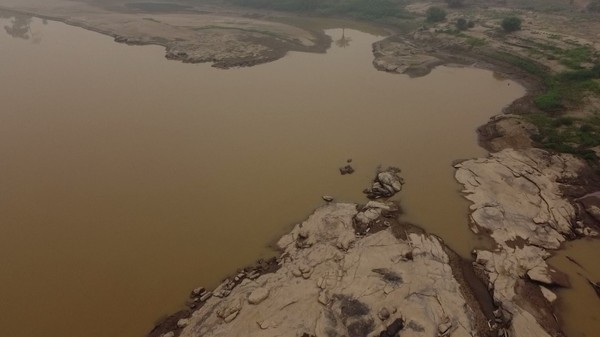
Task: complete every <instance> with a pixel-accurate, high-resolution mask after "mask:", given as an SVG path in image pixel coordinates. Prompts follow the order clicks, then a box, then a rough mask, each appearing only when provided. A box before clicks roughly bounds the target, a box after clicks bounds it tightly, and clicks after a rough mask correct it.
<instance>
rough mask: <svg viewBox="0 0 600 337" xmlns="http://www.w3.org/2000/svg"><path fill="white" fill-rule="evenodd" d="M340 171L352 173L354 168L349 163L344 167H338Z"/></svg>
mask: <svg viewBox="0 0 600 337" xmlns="http://www.w3.org/2000/svg"><path fill="white" fill-rule="evenodd" d="M340 173H341V174H342V175H344V174H352V173H354V168H353V167H352V166H351V165H346V166H344V167H340Z"/></svg>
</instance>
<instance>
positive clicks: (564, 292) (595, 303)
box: [548, 239, 600, 337]
mask: <svg viewBox="0 0 600 337" xmlns="http://www.w3.org/2000/svg"><path fill="white" fill-rule="evenodd" d="M563 248H564V249H562V250H560V251H558V252H556V253H555V255H554V256H553V257H552V258H550V259H549V260H548V262H549V263H550V264H551V265H553V266H554V267H556V268H557V269H559V270H562V271H564V272H566V273H567V274H568V275H569V280H570V281H571V288H570V289H560V290H559V291H558V295H559V299H558V303H557V307H558V308H559V310H560V311H559V316H560V319H561V321H562V322H564V327H565V333H566V334H567V336H569V337H596V336H598V335H600V296H598V294H596V292H595V291H594V289H593V288H592V287H591V286H590V284H589V283H588V281H587V280H590V281H593V282H600V264H599V263H598V252H600V240H597V239H582V240H578V241H573V242H567V243H565V245H564V247H563ZM567 256H568V257H570V258H572V259H574V260H575V261H577V263H579V264H580V265H581V266H578V265H577V264H575V263H573V262H572V261H570V260H569V259H567Z"/></svg>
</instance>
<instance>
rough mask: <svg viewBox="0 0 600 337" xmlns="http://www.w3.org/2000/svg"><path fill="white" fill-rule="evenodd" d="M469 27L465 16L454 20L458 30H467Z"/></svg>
mask: <svg viewBox="0 0 600 337" xmlns="http://www.w3.org/2000/svg"><path fill="white" fill-rule="evenodd" d="M468 28H469V23H468V22H467V19H465V18H459V19H458V20H456V29H458V30H467V29H468Z"/></svg>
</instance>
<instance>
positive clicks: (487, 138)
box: [35, 15, 598, 337]
mask: <svg viewBox="0 0 600 337" xmlns="http://www.w3.org/2000/svg"><path fill="white" fill-rule="evenodd" d="M35 16H36V17H41V16H39V15H35ZM42 18H43V17H42ZM46 19H49V20H53V21H61V20H56V19H53V18H46ZM61 22H63V23H65V24H69V25H74V26H78V27H81V28H84V29H87V30H92V31H95V32H98V33H101V34H104V35H110V36H112V35H111V34H110V33H106V32H103V31H100V30H95V29H91V28H86V27H82V26H79V25H77V24H72V23H69V22H66V21H61ZM113 37H114V36H113ZM116 39H117V37H115V40H116ZM117 42H119V41H117ZM123 42H125V43H128V41H123ZM131 44H137V43H136V42H133V43H131ZM144 44H147V43H144ZM148 44H158V43H148ZM158 45H161V44H158ZM162 46H163V47H166V46H164V45H162ZM284 54H285V53H284ZM431 54H433V55H436V54H435V53H431ZM282 56H283V55H282ZM282 56H281V57H282ZM437 56H438V57H439V58H440V59H444V57H446V58H447V59H446V60H445V61H444V62H452V63H459V64H460V61H461V58H460V56H459V57H458V58H457V57H456V55H447V54H444V53H439V54H437ZM462 61H464V62H465V63H467V64H468V63H470V62H475V64H476V66H480V67H481V68H484V69H490V70H498V69H500V70H501V71H502V72H503V73H504V74H513V76H514V74H515V73H516V74H517V76H519V78H514V77H512V76H511V79H515V80H517V81H519V82H520V83H527V84H528V85H530V87H528V86H526V88H527V94H526V96H524V97H522V98H520V99H518V100H517V101H515V102H513V103H511V105H510V106H509V107H507V108H506V109H505V112H510V111H512V109H515V107H516V106H518V105H520V104H530V103H531V102H530V101H531V99H532V97H533V95H534V93H535V92H536V91H538V90H540V88H541V84H540V83H539V82H538V83H536V81H535V80H534V79H533V78H532V77H529V78H527V77H520V76H522V75H523V74H524V73H523V72H519V71H515V67H512V68H511V66H510V65H499V64H494V63H493V62H489V60H487V61H485V63H480V61H481V60H478V59H477V57H476V56H474V55H473V56H471V55H468V54H465V55H464V59H462ZM266 62H269V61H266ZM441 64H443V63H441ZM441 64H437V65H441ZM488 64H489V66H490V67H491V68H488ZM246 65H247V66H250V65H253V64H252V63H247V64H242V66H246ZM437 65H435V66H437ZM471 66H472V64H471ZM503 66H506V68H503ZM503 70H504V71H503ZM417 74H418V73H417ZM521 80H522V81H524V82H521ZM498 116H501V117H500V118H497V117H496V116H495V117H493V118H492V120H491V121H490V123H488V124H486V125H484V126H482V127H481V128H480V129H479V130H478V131H479V132H478V133H479V139H480V142H481V143H482V145H483V147H484V148H486V149H488V150H490V149H496V148H497V146H500V147H502V146H504V145H503V144H501V145H497V144H493V141H494V140H497V138H502V137H503V136H502V135H500V137H498V136H499V135H498V130H497V124H498V122H502V121H506V119H507V118H508V119H513V118H514V117H510V116H509V117H505V116H506V115H505V114H501V115H498ZM517 119H518V118H517ZM530 147H531V144H524V146H523V149H528V148H530ZM490 152H498V150H496V151H490ZM490 156H491V154H490V155H489V156H488V157H490ZM478 160H482V158H480V159H478ZM458 165H461V164H458ZM583 176H584V177H583V179H588V177H587V173H586V174H583ZM589 179H590V180H591V181H594V180H597V177H594V176H592V175H591V173H590V175H589ZM573 183H574V184H573V185H577V184H579V185H586V186H587V187H588V188H590V189H592V190H597V187H598V185H595V184H596V183H597V182H594V184H592V185H590V184H583V183H578V182H576V181H574V182H573ZM579 192H580V193H581V191H579ZM570 197H571V199H569V201H570V202H571V203H574V201H575V200H576V199H577V198H575V197H574V196H570ZM373 234H375V233H373ZM480 235H486V234H480ZM564 242H566V241H564ZM560 247H562V244H561V245H560ZM560 247H559V248H558V249H561V248H560ZM446 249H447V248H446ZM446 254H447V255H448V256H450V255H451V254H450V253H448V252H446ZM450 260H451V261H452V258H451V257H450ZM274 262H275V263H277V262H278V261H277V260H274ZM454 263H455V264H460V261H459V262H456V261H455V262H454ZM268 264H273V261H272V262H269V263H268ZM451 264H452V263H451ZM263 269H264V270H265V271H267V270H268V272H265V273H263V274H261V275H265V274H269V273H272V272H275V271H276V270H275V269H273V270H271V269H268V268H263V265H259V266H257V267H253V268H251V270H250V271H249V272H247V273H248V274H250V273H252V270H254V271H256V270H261V272H262V270H263ZM464 270H465V269H464V268H459V267H453V268H452V271H453V272H454V273H462V272H464ZM259 277H260V275H259ZM455 278H456V279H457V281H458V282H459V283H460V281H459V280H458V279H459V278H460V277H457V276H456V275H455ZM242 281H243V279H240V280H239V281H235V282H234V283H235V284H234V285H233V286H232V289H235V288H236V287H237V286H238V285H240V284H241V283H242ZM463 281H464V280H463ZM461 286H463V287H464V285H463V284H461ZM529 286H530V285H525V286H524V287H529ZM523 291H526V292H527V293H529V294H530V293H531V292H532V291H534V290H532V289H524V290H523ZM469 293H470V292H469ZM470 294H471V293H470ZM540 294H541V293H539V292H537V291H535V294H534V295H533V297H532V298H533V302H538V303H543V302H539V301H543V300H544V299H545V298H547V297H540ZM463 295H464V294H463ZM542 295H543V294H542ZM469 303H470V304H471V305H472V306H475V305H474V304H473V301H472V300H471V301H470V302H469ZM200 308H201V307H199V308H195V309H196V310H198V309H200ZM182 317H183V316H180V314H179V313H178V314H175V315H174V316H171V317H170V318H168V320H170V323H169V325H170V326H172V324H173V323H175V326H178V325H180V324H179V321H180V319H181V318H182ZM488 318H489V317H488ZM478 322H479V323H481V322H480V320H479V321H478ZM550 323H552V322H548V324H550ZM554 329H556V330H557V331H556V333H560V326H558V327H554ZM153 331H154V330H153ZM166 332H167V331H163V332H161V334H160V335H156V336H161V335H162V334H163V333H166ZM149 336H152V337H154V336H155V335H152V333H151V334H150V335H149Z"/></svg>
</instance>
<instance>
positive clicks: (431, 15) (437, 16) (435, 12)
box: [425, 6, 446, 22]
mask: <svg viewBox="0 0 600 337" xmlns="http://www.w3.org/2000/svg"><path fill="white" fill-rule="evenodd" d="M425 14H426V15H427V21H429V22H440V21H444V20H446V11H445V10H443V9H441V8H439V7H435V6H434V7H429V8H428V9H427V12H425Z"/></svg>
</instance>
